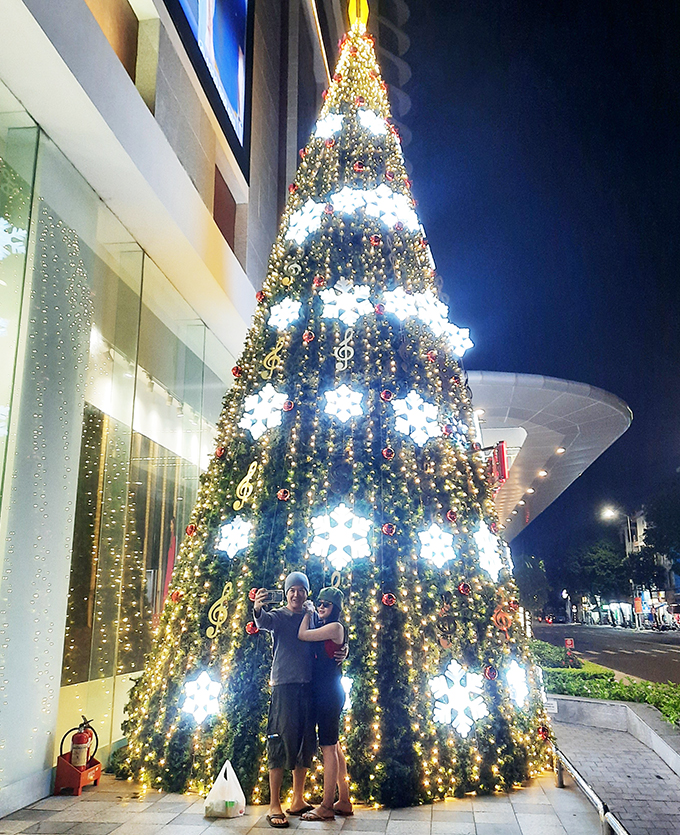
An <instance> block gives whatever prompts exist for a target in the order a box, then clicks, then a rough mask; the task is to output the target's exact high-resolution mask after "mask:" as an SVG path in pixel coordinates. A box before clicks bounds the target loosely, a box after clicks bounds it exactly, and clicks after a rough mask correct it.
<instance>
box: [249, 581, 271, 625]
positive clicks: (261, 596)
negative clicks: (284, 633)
mask: <svg viewBox="0 0 680 835" xmlns="http://www.w3.org/2000/svg"><path fill="white" fill-rule="evenodd" d="M267 594H268V591H267V589H258V590H257V592H256V594H255V600H254V601H253V616H254V618H255V623H256V624H257V628H258V629H264V630H265V632H272V631H273V629H274V618H273V617H272V615H271V612H267V611H266V610H265V609H264V606H265V601H266V597H267Z"/></svg>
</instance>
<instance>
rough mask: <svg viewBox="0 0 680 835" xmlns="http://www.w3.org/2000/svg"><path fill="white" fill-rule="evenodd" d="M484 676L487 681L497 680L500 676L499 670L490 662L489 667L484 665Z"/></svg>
mask: <svg viewBox="0 0 680 835" xmlns="http://www.w3.org/2000/svg"><path fill="white" fill-rule="evenodd" d="M484 678H485V679H486V680H487V681H495V680H496V679H497V678H498V670H497V669H496V668H495V667H492V666H491V664H489V665H488V666H487V667H484Z"/></svg>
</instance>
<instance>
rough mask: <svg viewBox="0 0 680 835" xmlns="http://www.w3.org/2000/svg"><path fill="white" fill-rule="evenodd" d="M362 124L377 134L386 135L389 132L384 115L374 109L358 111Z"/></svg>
mask: <svg viewBox="0 0 680 835" xmlns="http://www.w3.org/2000/svg"><path fill="white" fill-rule="evenodd" d="M358 116H359V122H360V123H361V126H362V127H364V128H366V130H369V131H370V132H371V133H372V134H374V135H375V136H384V135H385V134H386V133H387V124H386V123H385V120H384V119H383V117H382V116H380V115H379V114H377V113H375V112H374V111H373V110H360V111H359V112H358Z"/></svg>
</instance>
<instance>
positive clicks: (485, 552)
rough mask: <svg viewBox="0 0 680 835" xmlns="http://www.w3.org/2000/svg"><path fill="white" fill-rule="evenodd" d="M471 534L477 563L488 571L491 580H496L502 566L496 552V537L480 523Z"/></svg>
mask: <svg viewBox="0 0 680 835" xmlns="http://www.w3.org/2000/svg"><path fill="white" fill-rule="evenodd" d="M472 536H473V538H474V540H475V545H476V546H477V551H478V552H479V564H480V565H481V567H482V568H483V569H484V570H485V571H488V572H489V574H490V575H491V577H492V579H493V580H498V574H499V572H500V570H501V568H503V561H502V560H501V558H500V555H499V553H498V537H497V536H495V535H494V534H492V533H491V531H490V530H489V529H488V528H487V526H486V525H484V524H480V525H479V527H478V528H477V530H476V531H475V532H474V533H473V535H472Z"/></svg>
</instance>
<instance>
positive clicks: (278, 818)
mask: <svg viewBox="0 0 680 835" xmlns="http://www.w3.org/2000/svg"><path fill="white" fill-rule="evenodd" d="M267 823H268V824H269V825H270V826H271V827H272V828H273V829H286V827H288V826H290V824H289V823H288V821H287V820H286V816H285V815H284V814H283V812H275V813H274V814H273V815H267Z"/></svg>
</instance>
